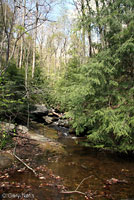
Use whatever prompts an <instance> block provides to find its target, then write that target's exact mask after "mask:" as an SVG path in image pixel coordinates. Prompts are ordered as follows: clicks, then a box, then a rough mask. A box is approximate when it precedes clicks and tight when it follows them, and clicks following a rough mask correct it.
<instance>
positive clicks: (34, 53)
mask: <svg viewBox="0 0 134 200" xmlns="http://www.w3.org/2000/svg"><path fill="white" fill-rule="evenodd" d="M37 25H38V0H36V19H35V32H34V45H33V65H32V78H34V73H35V61H36V39H37Z"/></svg>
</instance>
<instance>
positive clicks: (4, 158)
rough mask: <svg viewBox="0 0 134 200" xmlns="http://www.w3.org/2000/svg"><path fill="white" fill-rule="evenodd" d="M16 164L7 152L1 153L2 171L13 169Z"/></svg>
mask: <svg viewBox="0 0 134 200" xmlns="http://www.w3.org/2000/svg"><path fill="white" fill-rule="evenodd" d="M13 162H14V157H13V156H12V155H11V154H9V153H7V152H0V170H1V169H6V168H8V167H11V166H12V164H13Z"/></svg>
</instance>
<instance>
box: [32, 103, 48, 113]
mask: <svg viewBox="0 0 134 200" xmlns="http://www.w3.org/2000/svg"><path fill="white" fill-rule="evenodd" d="M34 108H35V109H34V110H33V111H31V113H33V114H44V115H47V114H48V112H49V111H48V109H47V107H46V106H45V105H44V104H41V105H40V104H35V105H34Z"/></svg>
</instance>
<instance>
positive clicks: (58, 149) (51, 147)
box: [27, 131, 66, 154]
mask: <svg viewBox="0 0 134 200" xmlns="http://www.w3.org/2000/svg"><path fill="white" fill-rule="evenodd" d="M27 136H28V137H29V138H30V139H32V140H35V143H36V144H38V145H39V147H40V149H41V150H42V151H44V153H45V154H66V151H65V149H64V145H62V144H61V143H59V142H57V141H55V140H53V139H50V138H47V137H45V136H44V135H40V134H36V133H35V132H34V131H29V132H28V134H27Z"/></svg>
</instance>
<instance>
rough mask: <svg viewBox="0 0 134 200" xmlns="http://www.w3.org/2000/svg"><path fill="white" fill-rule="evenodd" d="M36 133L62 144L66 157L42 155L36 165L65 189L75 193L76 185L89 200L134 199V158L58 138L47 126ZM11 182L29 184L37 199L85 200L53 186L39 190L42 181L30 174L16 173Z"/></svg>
mask: <svg viewBox="0 0 134 200" xmlns="http://www.w3.org/2000/svg"><path fill="white" fill-rule="evenodd" d="M41 129H42V128H41ZM36 131H38V132H41V134H44V135H45V136H47V137H50V138H51V137H52V135H53V136H54V137H55V136H56V137H55V138H57V139H56V140H58V141H59V142H60V143H62V144H64V146H65V150H66V152H67V154H66V155H63V156H56V155H53V157H47V156H46V155H45V156H42V157H40V158H39V159H38V164H39V165H40V164H41V165H43V164H44V165H46V166H47V167H48V168H49V169H51V170H52V171H53V173H54V174H55V175H56V176H57V177H58V176H60V177H61V178H62V179H63V180H62V183H63V184H64V186H65V187H66V189H67V190H70V191H74V190H75V189H76V188H77V187H78V186H79V188H78V190H79V191H81V192H84V193H85V192H89V193H90V194H91V199H95V200H107V199H115V200H121V199H122V200H123V199H129V200H132V199H134V159H132V158H131V159H130V158H128V157H124V156H121V155H117V154H112V153H109V152H104V151H99V150H95V149H91V148H87V147H84V146H81V145H80V139H79V140H77V139H72V138H70V137H62V136H60V137H59V138H58V137H57V133H56V131H55V130H53V129H51V128H48V127H45V128H44V129H43V130H40V129H39V130H36ZM84 178H85V179H84ZM86 178H87V179H86ZM117 179H118V180H119V181H116V180H117ZM13 180H14V181H18V182H19V181H20V180H21V182H25V183H27V184H31V185H32V193H33V194H34V197H35V199H38V200H62V199H63V200H64V199H65V200H84V199H85V197H84V196H83V195H80V194H60V193H59V192H58V191H57V189H56V187H55V188H54V187H49V186H46V187H43V188H40V187H39V184H40V181H41V180H38V179H37V178H36V177H35V176H33V174H32V173H31V172H27V173H24V174H23V173H22V174H19V173H17V174H15V175H14V176H13V177H12V179H11V181H13ZM82 180H83V182H81V181H82ZM110 180H115V181H113V182H110ZM29 199H30V198H29Z"/></svg>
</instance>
